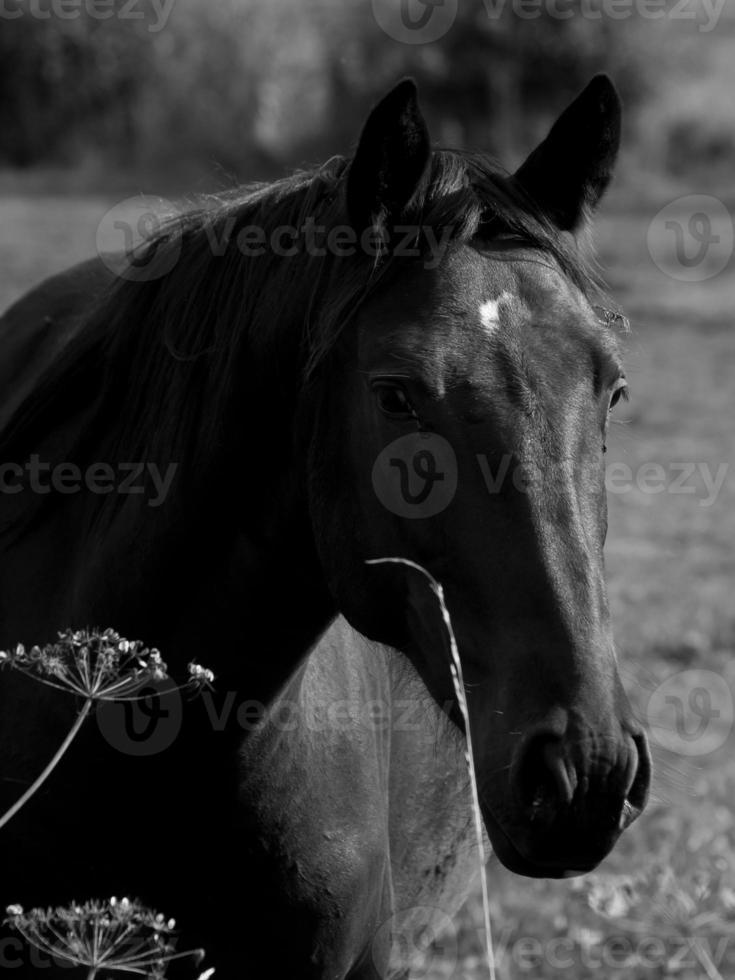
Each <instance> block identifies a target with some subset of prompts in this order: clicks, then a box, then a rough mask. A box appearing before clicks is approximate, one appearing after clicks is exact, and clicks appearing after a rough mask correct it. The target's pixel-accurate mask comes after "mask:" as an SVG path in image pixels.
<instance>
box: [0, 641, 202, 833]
mask: <svg viewBox="0 0 735 980" xmlns="http://www.w3.org/2000/svg"><path fill="white" fill-rule="evenodd" d="M0 667H10V668H11V669H13V670H18V671H20V672H21V673H22V674H26V675H27V676H28V677H32V678H33V679H35V680H37V681H40V683H41V684H46V685H47V686H48V687H53V688H56V690H58V691H66V692H67V693H69V694H75V695H78V696H79V697H81V698H84V704H83V705H82V707H81V709H80V711H79V714H78V716H77V719H76V721H75V722H74V724H73V725H72V727H71V729H70V731H69V733H68V735H67V736H66V738H65V739H64V741H63V742H62V744H61V746H60V748H59V749H58V750H57V752H56V754H55V755H54V757H53V758H52V759H51V761H50V762H49V764H48V765H47V766H46V768H45V769H44V770H43V772H42V773H41V774H40V776H38V778H37V779H36V780H35V782H34V783H33V784H32V785H31V786H29V788H28V789H27V790H26V791H25V793H24V794H23V795H22V796H21V797H20V799H19V800H17V801H16V802H15V803H14V804H13V806H12V807H11V808H10V809H9V810H8V811H7V813H5V814H3V815H2V816H0V828H2V827H4V826H5V824H6V823H7V822H8V820H10V819H11V817H13V816H14V815H15V814H16V813H17V812H18V810H20V809H21V807H23V806H24V805H25V804H26V803H27V802H28V800H29V799H30V798H31V797H32V796H33V794H34V793H35V792H36V791H37V790H38V788H39V787H40V786H41V785H42V784H43V783H44V782H45V781H46V779H48V777H49V775H50V774H51V773H52V772H53V770H54V769H55V767H56V766H57V764H58V762H59V760H60V759H61V757H62V756H63V755H64V753H65V752H66V750H67V749H68V748H69V746H70V745H71V743H72V742H73V740H74V739H75V738H76V736H77V733H78V732H79V729H80V728H81V727H82V725H83V724H84V720H85V719H86V717H87V715H88V714H89V712H90V711H91V709H92V706H93V705H94V704H96V703H97V702H99V701H139V700H141V699H142V698H144V697H146V696H147V695H146V693H143V692H144V691H146V689H150V687H151V685H155V684H158V683H161V682H162V681H167V680H168V679H169V677H168V672H167V671H168V668H167V667H166V664H165V663H164V662H163V660H162V659H161V654H160V653H159V652H158V650H156V649H155V648H151V649H148V647H145V646H143V644H142V643H141V642H140V641H139V640H132V641H131V640H126V639H125V638H124V637H122V636H120V634H119V633H116V632H115V630H111V629H106V630H65V631H64V632H62V633H59V639H58V640H57V642H56V643H49V644H47V645H46V646H43V647H38V646H34V647H31V649H30V650H28V651H26V648H25V647H24V646H22V645H20V644H19V645H18V646H17V647H16V648H15V650H11V651H10V652H6V651H0ZM213 682H214V674H213V673H212V671H211V670H207V668H206V667H200V666H199V665H198V664H194V663H190V664H189V680H188V681H187V683H186V684H184V685H182V687H183V689H184V690H188V691H190V692H191V693H192V694H195V695H196V694H199V693H201V691H203V690H204V689H205V688H211V687H212V683H213ZM173 690H177V688H176V686H175V685H173V684H172V685H171V686H170V687H169V688H168V689H167V690H166V691H164V692H162V693H166V694H169V693H171V691H173Z"/></svg>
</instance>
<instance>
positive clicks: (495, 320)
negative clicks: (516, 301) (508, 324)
mask: <svg viewBox="0 0 735 980" xmlns="http://www.w3.org/2000/svg"><path fill="white" fill-rule="evenodd" d="M512 299H513V297H512V295H511V294H510V293H507V292H505V291H503V292H502V293H501V294H500V296H498V298H497V299H487V300H485V302H484V303H483V304H482V306H481V307H480V323H481V324H482V325H483V327H484V328H485V330H486V331H487V332H488V333H494V332H495V331H496V330H497V329H498V327H499V326H500V307H501V305H502V304H503V303H509V302H510V301H511V300H512Z"/></svg>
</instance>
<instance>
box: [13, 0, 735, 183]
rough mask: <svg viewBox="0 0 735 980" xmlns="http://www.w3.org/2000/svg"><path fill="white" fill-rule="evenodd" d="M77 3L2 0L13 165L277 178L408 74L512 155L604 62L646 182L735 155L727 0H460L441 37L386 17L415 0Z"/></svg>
mask: <svg viewBox="0 0 735 980" xmlns="http://www.w3.org/2000/svg"><path fill="white" fill-rule="evenodd" d="M63 2H64V0H3V7H2V11H3V12H2V14H0V91H2V102H1V103H0V165H2V166H4V167H6V168H23V169H24V170H28V169H29V168H38V167H54V168H60V169H65V168H69V169H70V170H72V171H73V172H74V173H76V174H78V175H79V174H83V175H84V177H85V179H86V180H87V181H89V180H92V181H94V182H100V183H103V184H104V183H105V181H108V182H109V181H110V180H112V179H113V178H118V179H120V178H122V179H123V180H124V179H125V178H127V179H128V180H130V179H131V175H132V174H144V175H146V179H147V180H148V181H150V180H151V176H152V175H155V174H157V175H161V176H162V175H165V176H166V180H167V181H168V182H170V183H174V182H175V181H176V178H179V179H181V178H184V179H185V180H186V181H190V180H191V179H192V177H199V178H206V176H207V175H211V173H212V171H213V169H214V170H219V169H220V168H222V169H223V170H224V171H226V172H227V173H228V174H233V175H235V176H237V178H238V179H245V178H249V177H252V176H255V175H257V176H270V175H273V174H276V173H280V172H282V171H283V169H284V168H288V167H293V166H294V165H299V164H302V163H304V162H307V161H319V160H321V159H322V158H323V157H325V156H328V155H331V154H332V153H335V152H344V151H346V150H348V149H349V147H350V145H351V144H352V143H353V141H354V139H355V135H356V129H357V127H358V124H359V120H360V119H361V117H362V116H363V115H364V113H365V111H366V110H367V108H368V107H369V105H370V104H371V102H372V101H373V100H374V99H375V98H376V97H377V96H378V95H379V94H381V93H382V92H383V91H384V90H385V89H386V87H388V86H389V85H391V84H392V83H393V82H394V81H395V80H396V79H397V78H399V77H400V76H402V75H404V74H409V73H410V74H412V75H414V76H415V77H416V78H417V80H418V81H419V83H420V85H421V92H422V99H423V103H424V106H425V108H426V112H427V114H428V117H429V119H430V121H431V124H432V130H433V133H434V135H435V137H436V139H437V140H438V141H439V142H442V143H445V144H453V145H454V144H460V145H471V146H473V147H478V148H482V149H486V150H488V151H490V152H492V153H494V154H498V155H499V156H502V158H503V160H504V162H507V163H513V162H514V160H515V159H516V157H517V154H518V152H519V150H521V149H522V148H524V147H526V146H527V145H528V144H529V143H530V142H531V141H532V140H533V139H534V138H535V137H536V136H537V135H538V134H539V133H540V132H541V131H542V130H543V128H544V126H545V125H546V124H547V122H548V120H549V116H550V114H551V113H553V112H555V111H557V109H558V107H560V106H561V105H563V103H564V102H565V100H567V99H569V98H570V97H571V96H572V95H573V94H574V93H575V92H576V91H578V90H579V88H581V87H582V85H583V84H584V83H585V82H586V81H587V80H588V79H589V77H590V75H591V74H593V73H594V72H596V71H603V70H604V71H608V72H610V73H611V74H612V75H614V77H615V80H616V82H617V84H618V86H619V88H620V91H621V93H622V95H623V98H624V100H625V103H626V107H627V127H628V129H627V134H626V136H627V139H626V146H627V149H628V152H630V153H635V154H636V155H637V156H638V158H639V161H640V167H639V168H638V169H639V170H640V169H641V168H644V169H645V171H646V172H645V174H643V175H641V174H640V173H639V174H638V176H639V178H640V177H641V176H642V177H643V178H644V179H646V180H648V179H651V178H652V177H653V176H654V175H661V174H666V175H672V176H674V177H677V176H681V175H682V174H691V173H692V172H694V171H696V170H699V169H702V168H706V169H707V171H708V172H709V171H710V170H711V169H712V167H715V168H717V169H718V170H726V169H728V168H729V169H730V170H732V166H733V162H734V161H735V133H734V132H733V127H732V125H731V124H730V123H731V116H732V113H731V108H732V92H733V91H735V60H734V59H733V57H732V53H733V44H735V9H734V8H735V5H733V4H732V3H731V0H718V2H717V5H716V7H715V8H714V10H715V11H717V12H718V15H717V16H716V17H715V13H714V12H713V7H712V3H714V0H712V2H711V3H709V4H708V3H706V2H705V3H702V2H701V0H641V3H646V2H647V3H648V4H649V5H651V9H652V12H653V13H654V14H655V16H654V17H653V18H652V19H649V18H648V17H643V16H642V15H641V14H640V13H638V12H637V11H636V9H635V6H634V5H633V3H632V0H631V3H630V4H629V5H628V6H627V7H626V2H625V0H622V7H621V5H620V0H617V2H618V7H617V13H616V12H615V11H616V8H615V0H583V2H581V3H580V2H577V0H566V2H565V0H562V2H561V3H559V4H557V5H556V6H555V5H553V4H551V3H548V4H539V5H538V9H537V10H536V11H535V13H536V14H537V16H533V17H532V18H531V19H526V18H524V17H521V16H518V15H517V14H516V13H515V12H514V9H513V8H512V6H511V3H512V0H508V2H507V3H505V4H504V3H503V0H462V2H460V3H459V6H458V10H457V12H456V16H455V17H454V20H453V23H452V26H451V29H450V30H448V31H447V32H446V34H445V35H444V36H443V37H441V38H439V39H438V40H437V41H436V42H434V43H427V44H415V43H410V44H409V43H403V41H402V40H396V39H395V37H391V36H390V35H389V34H388V33H387V32H386V30H384V29H382V28H381V24H380V23H379V22H378V21H379V19H380V8H381V6H387V7H390V6H393V7H397V6H398V5H399V3H400V2H401V0H375V2H370V0H217V2H216V3H215V2H212V0H160V2H159V3H154V2H152V0H104V6H100V7H99V9H98V8H97V7H95V6H94V4H95V0H78V2H77V3H76V4H75V0H70V2H69V0H67V14H66V16H65V17H63V18H62V17H60V16H59V15H58V13H57V8H59V7H61V9H62V10H63V9H64V8H63V6H62V5H63ZM412 2H414V3H417V4H418V2H419V0H412ZM723 2H724V9H721V8H720V4H721V3H723ZM447 3H448V4H450V5H452V4H454V5H455V6H456V0H447ZM29 5H32V9H33V11H35V13H34V14H33V15H29ZM432 5H436V4H430V5H429V9H430V8H431V6H432ZM439 6H441V5H439ZM518 6H519V8H520V5H518ZM677 7H678V16H674V14H675V13H677ZM608 8H609V10H608ZM667 8H668V10H669V11H670V12H671V14H672V16H671V17H668V16H666V11H667ZM417 9H419V10H420V6H419V7H418V8H417ZM531 9H533V7H531ZM557 9H558V10H560V11H562V12H563V13H564V16H563V17H561V16H556V15H555V11H556V10H557ZM376 10H377V11H378V17H376ZM90 11H91V13H90ZM75 14H76V16H74V15H75ZM102 14H104V16H101V15H102ZM113 14H116V16H113ZM569 14H571V16H568V15H569ZM626 14H627V16H626ZM389 21H390V13H389V14H388V15H387V17H386V18H385V19H384V23H389ZM398 23H399V24H400V22H398ZM394 33H395V32H394ZM704 106H706V108H707V111H706V113H703V111H702V109H703V107H704Z"/></svg>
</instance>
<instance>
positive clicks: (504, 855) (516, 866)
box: [481, 801, 622, 878]
mask: <svg viewBox="0 0 735 980" xmlns="http://www.w3.org/2000/svg"><path fill="white" fill-rule="evenodd" d="M481 809H482V817H483V820H484V823H485V828H486V830H487V833H488V837H489V838H490V843H491V844H492V847H493V851H494V852H495V854H496V855H497V857H498V859H499V860H500V863H501V864H503V865H504V866H505V867H506V868H507V869H508V870H509V871H512V872H513V873H514V874H518V875H523V876H524V877H526V878H574V877H577V876H578V875H583V874H589V872H590V871H594V870H595V868H596V867H597V866H598V864H599V863H600V862H601V861H602V860H603V859H604V858H605V857H606V856H607V855H608V854H609V852H610V851H611V850H612V847H613V845H614V844H615V842H616V840H617V838H618V836H619V833H620V831H618V832H617V833H615V834H614V835H613V836H611V838H610V840H609V844H608V846H606V847H605V848H603V850H602V852H601V853H600V854H599V855H596V856H595V857H594V858H588V857H583V856H581V855H580V857H579V858H578V859H577V858H568V859H565V860H562V861H559V860H557V859H555V858H554V857H553V856H550V857H549V859H548V860H540V859H537V858H533V857H529V856H527V855H526V854H524V853H523V851H522V850H521V848H520V847H519V846H517V845H516V844H515V843H514V841H513V840H512V838H511V836H510V834H509V832H508V831H507V830H506V829H505V828H504V827H503V826H502V824H501V823H500V821H499V820H497V819H496V817H495V816H494V815H493V813H492V811H491V809H490V807H489V806H488V805H487V804H486V803H485V802H484V801H483V802H482V805H481ZM620 830H622V828H620Z"/></svg>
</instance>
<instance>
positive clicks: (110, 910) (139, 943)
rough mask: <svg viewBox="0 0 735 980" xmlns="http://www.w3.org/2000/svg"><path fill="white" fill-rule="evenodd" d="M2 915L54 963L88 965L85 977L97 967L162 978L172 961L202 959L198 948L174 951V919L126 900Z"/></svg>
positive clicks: (15, 910) (90, 976) (93, 974)
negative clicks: (180, 951) (179, 951)
mask: <svg viewBox="0 0 735 980" xmlns="http://www.w3.org/2000/svg"><path fill="white" fill-rule="evenodd" d="M7 913H8V914H7V918H6V919H5V924H7V925H10V926H12V927H13V928H14V929H16V930H17V931H18V932H19V933H20V934H21V936H23V938H24V939H25V940H26V942H28V943H30V944H31V945H33V946H35V947H36V948H37V949H39V950H41V951H42V952H45V953H47V954H48V955H49V956H51V957H53V958H54V959H56V960H58V961H61V962H64V963H68V964H70V965H72V966H81V967H87V969H88V970H89V973H88V974H87V977H88V980H93V978H94V977H96V975H97V971H98V970H101V969H105V970H115V971H119V972H124V973H134V974H138V975H140V976H145V977H151V978H152V980H161V978H163V977H165V975H166V969H167V967H168V964H169V963H170V962H171V961H172V960H178V959H183V958H184V957H192V958H193V959H194V961H195V963H196V964H198V963H200V962H201V960H202V959H203V958H204V950H201V949H192V950H187V951H186V952H183V953H177V952H176V949H175V947H176V939H175V935H174V928H175V925H176V923H175V922H174V920H173V919H168V920H167V919H165V918H164V916H163V915H161V914H160V913H158V912H154V911H152V910H151V909H148V908H145V906H143V905H141V904H140V903H139V902H137V901H131V900H129V899H127V898H122V899H120V900H119V901H118V900H117V899H116V898H111V899H110V900H109V901H108V902H102V901H91V902H84V904H82V905H76V904H74V905H71V906H68V907H66V908H56V909H32V910H31V911H29V912H24V911H23V909H22V908H21V906H20V905H10V906H8V909H7Z"/></svg>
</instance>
